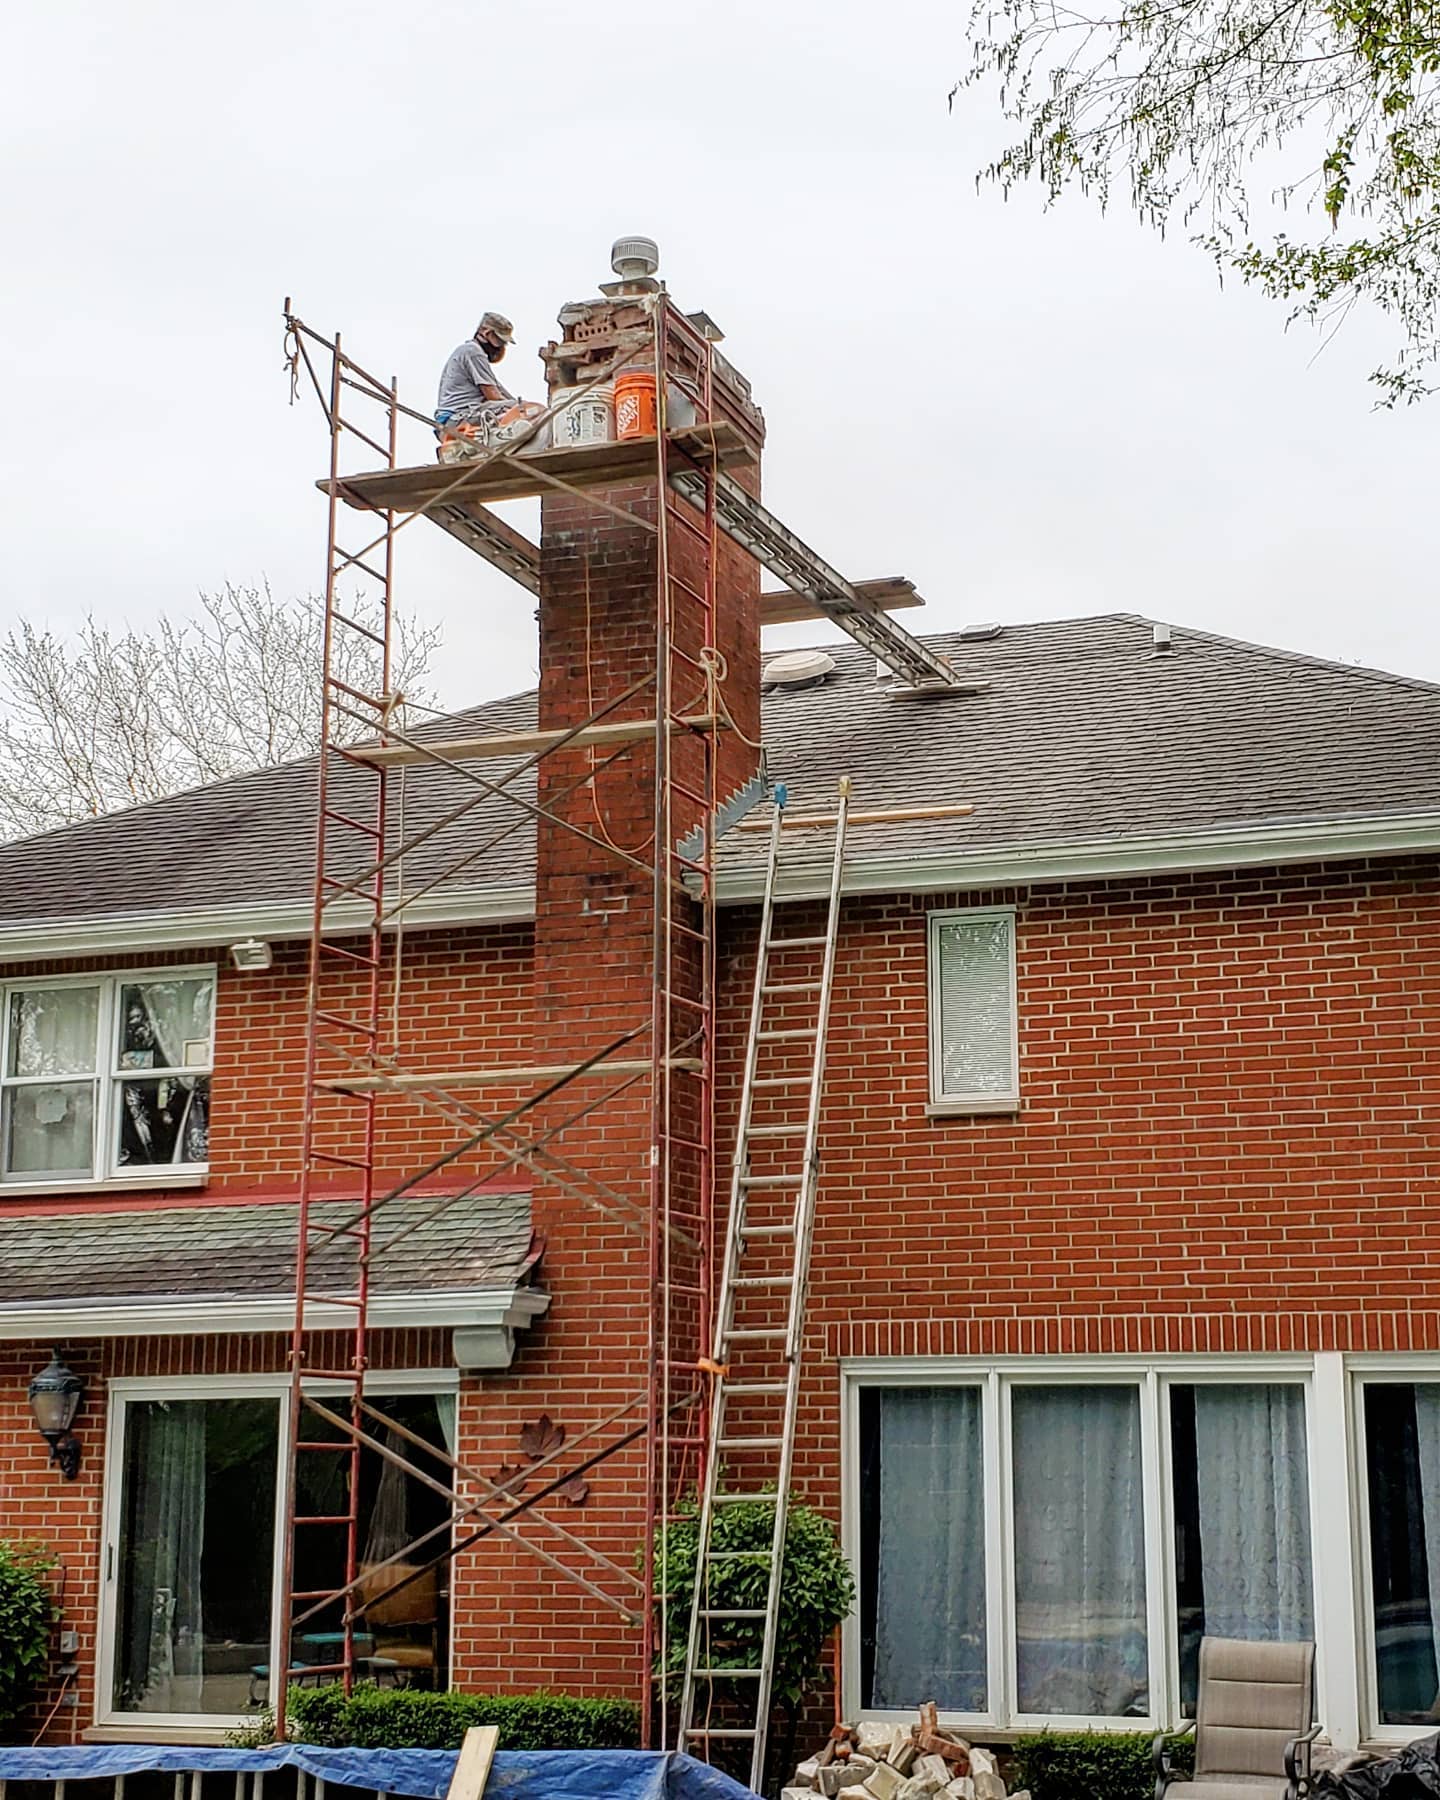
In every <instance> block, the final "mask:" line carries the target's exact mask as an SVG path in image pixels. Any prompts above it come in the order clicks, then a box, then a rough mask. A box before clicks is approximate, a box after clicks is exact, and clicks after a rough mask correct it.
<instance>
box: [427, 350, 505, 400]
mask: <svg viewBox="0 0 1440 1800" xmlns="http://www.w3.org/2000/svg"><path fill="white" fill-rule="evenodd" d="M482 387H493V388H499V390H500V392H501V393H502V394H503V395H504V396H505V399H506V400H507V401H513V400H514V398H515V396H514V395H513V394H512V393H511V392H510V390H509V388H507V387H506V386H505V384H504V383H503V382H502V381H501V380H500V379H499V377H498V376H497V375H496V373H495V371H494V369H493V368H491V366H490V358H489V357H488V356H487V355H486V354H485V352H484V351H483V350H482V349H481V347H480V345H479V343H478V342H477V341H476V340H475V339H474V338H471V339H470V340H469V342H468V343H464V344H461V346H460V348H459V349H458V350H455V351H452V352H451V355H450V360H449V361H448V362H447V363H446V364H445V367H444V369H443V370H442V372H441V375H440V394H439V397H438V399H437V400H436V402H435V410H436V412H442V413H443V412H448V413H451V414H453V415H454V416H455V417H456V418H460V419H467V418H475V417H477V416H478V415H479V414H480V413H481V412H482V411H483V410H484V409H485V408H486V407H487V406H489V405H491V404H493V403H492V402H490V401H488V400H486V398H485V396H484V395H483V394H482V393H481V392H480V390H481V388H482Z"/></svg>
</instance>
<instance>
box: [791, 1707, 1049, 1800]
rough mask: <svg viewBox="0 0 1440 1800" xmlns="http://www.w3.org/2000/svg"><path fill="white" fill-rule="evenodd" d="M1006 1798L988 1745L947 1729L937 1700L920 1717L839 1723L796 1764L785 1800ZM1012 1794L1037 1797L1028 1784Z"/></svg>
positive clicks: (1023, 1799) (1016, 1799)
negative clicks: (817, 1747)
mask: <svg viewBox="0 0 1440 1800" xmlns="http://www.w3.org/2000/svg"><path fill="white" fill-rule="evenodd" d="M942 1794H943V1795H947V1796H949V1800H1006V1796H1005V1783H1004V1781H1003V1780H1001V1777H1000V1771H999V1770H998V1769H997V1768H996V1766H995V1758H994V1757H993V1756H992V1755H991V1753H990V1752H989V1751H988V1750H982V1749H980V1748H979V1747H978V1746H975V1745H971V1744H967V1743H966V1742H965V1740H964V1738H959V1737H956V1736H955V1734H954V1733H953V1732H950V1731H942V1730H941V1729H940V1723H939V1719H938V1717H937V1715H936V1709H935V1706H934V1704H933V1702H927V1703H926V1704H925V1705H924V1706H922V1707H921V1708H920V1723H919V1724H918V1725H889V1724H883V1723H881V1722H880V1721H879V1720H873V1719H871V1720H864V1721H862V1722H861V1723H860V1724H859V1725H837V1726H836V1727H835V1729H834V1730H833V1731H832V1732H831V1733H830V1737H829V1741H828V1742H827V1743H826V1744H825V1746H824V1748H823V1749H822V1750H821V1751H820V1752H819V1754H818V1755H815V1756H812V1757H809V1758H808V1759H807V1760H806V1761H805V1762H802V1763H801V1764H800V1765H799V1767H798V1768H797V1769H796V1770H795V1779H794V1781H793V1782H792V1783H791V1785H790V1786H789V1787H786V1788H785V1789H783V1790H782V1792H781V1796H780V1800H937V1797H938V1796H939V1795H942ZM1011 1800H1030V1796H1029V1794H1028V1792H1025V1791H1023V1790H1022V1792H1020V1793H1018V1794H1015V1795H1012V1796H1011Z"/></svg>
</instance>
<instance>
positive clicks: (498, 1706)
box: [228, 1682, 640, 1750]
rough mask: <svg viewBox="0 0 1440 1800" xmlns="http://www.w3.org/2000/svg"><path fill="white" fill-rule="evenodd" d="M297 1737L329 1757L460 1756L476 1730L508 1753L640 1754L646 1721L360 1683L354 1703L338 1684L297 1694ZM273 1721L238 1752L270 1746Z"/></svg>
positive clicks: (527, 1700) (554, 1697)
mask: <svg viewBox="0 0 1440 1800" xmlns="http://www.w3.org/2000/svg"><path fill="white" fill-rule="evenodd" d="M288 1712H289V1717H288V1720H287V1725H288V1728H289V1735H290V1737H291V1738H292V1739H293V1740H294V1741H295V1742H296V1743H302V1744H319V1745H323V1746H324V1747H326V1748H328V1749H347V1748H353V1749H358V1750H458V1749H459V1748H460V1741H461V1739H462V1738H463V1737H464V1736H465V1733H466V1731H467V1730H468V1729H469V1728H470V1726H472V1725H498V1726H499V1728H500V1748H501V1749H502V1750H633V1749H634V1748H635V1746H636V1745H637V1744H638V1743H639V1741H640V1713H639V1709H638V1707H636V1706H635V1705H633V1704H632V1703H631V1702H630V1701H628V1700H591V1699H581V1698H578V1697H576V1696H575V1695H573V1694H548V1693H538V1694H463V1693H448V1694H436V1693H431V1692H429V1691H428V1690H426V1689H421V1688H389V1687H376V1686H375V1685H374V1684H373V1683H372V1682H361V1683H359V1684H358V1685H357V1686H356V1688H355V1689H354V1691H353V1692H352V1693H351V1695H350V1698H349V1699H348V1700H347V1699H346V1698H345V1690H344V1688H343V1687H341V1686H340V1684H339V1683H338V1682H334V1683H331V1684H329V1685H327V1686H325V1687H316V1688H302V1687H295V1688H291V1690H290V1695H289V1707H288ZM274 1735H275V1720H274V1716H273V1714H268V1715H266V1716H264V1717H263V1718H261V1719H258V1720H257V1721H256V1723H255V1724H254V1726H247V1727H244V1728H242V1729H241V1730H240V1731H237V1732H233V1733H231V1735H230V1737H229V1739H228V1741H229V1742H230V1743H232V1744H236V1743H243V1744H252V1745H253V1744H260V1743H269V1742H270V1741H271V1740H272V1739H273V1737H274Z"/></svg>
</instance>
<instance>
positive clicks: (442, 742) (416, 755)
mask: <svg viewBox="0 0 1440 1800" xmlns="http://www.w3.org/2000/svg"><path fill="white" fill-rule="evenodd" d="M724 724H725V721H724V719H723V718H721V719H717V718H716V716H715V714H714V713H686V714H685V716H684V720H683V722H682V724H681V725H674V724H672V726H671V730H672V731H679V730H682V729H684V730H689V731H709V730H711V729H712V728H713V727H716V726H719V727H720V728H721V729H723V728H724ZM654 735H655V721H654V720H653V719H611V720H608V721H606V723H604V724H602V725H584V726H582V727H581V728H580V730H579V731H575V732H568V733H567V732H564V731H501V732H493V733H490V734H489V735H487V736H483V737H470V738H435V739H433V740H430V739H425V740H422V741H423V742H424V743H425V748H424V749H423V750H417V749H416V748H415V747H414V746H413V745H411V744H370V745H365V744H358V745H351V746H348V749H349V754H350V755H351V756H355V757H359V758H361V759H362V760H363V761H365V762H368V763H372V764H373V765H374V766H375V767H376V768H377V769H380V768H383V769H393V768H395V767H396V766H397V764H398V765H402V766H403V765H404V764H407V763H408V764H415V763H432V764H433V763H434V761H435V759H436V757H444V759H445V761H446V762H478V761H479V760H481V759H482V758H484V757H487V756H535V755H538V754H540V753H542V752H544V751H546V750H551V749H553V748H554V747H555V745H556V744H558V743H559V742H560V741H561V739H562V738H563V739H564V740H565V748H566V749H567V750H571V749H575V750H579V749H584V748H585V747H586V746H587V745H588V746H592V747H593V746H599V747H601V748H604V749H610V748H613V747H614V746H615V745H617V744H628V743H640V742H642V741H643V740H646V739H649V738H653V737H654Z"/></svg>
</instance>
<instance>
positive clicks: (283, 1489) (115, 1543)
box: [95, 1368, 460, 1742]
mask: <svg viewBox="0 0 1440 1800" xmlns="http://www.w3.org/2000/svg"><path fill="white" fill-rule="evenodd" d="M306 1385H307V1388H308V1389H309V1390H310V1391H313V1392H314V1393H316V1394H322V1393H334V1394H337V1395H339V1394H346V1393H348V1392H349V1391H350V1390H349V1388H348V1387H347V1385H346V1384H345V1383H344V1382H339V1381H324V1380H318V1379H317V1380H314V1381H311V1382H307V1384H306ZM365 1389H366V1392H367V1393H368V1394H371V1395H373V1396H375V1397H377V1398H378V1397H381V1396H383V1395H386V1394H437V1395H439V1394H458V1393H459V1391H460V1374H459V1371H458V1370H457V1369H453V1368H451V1369H387V1370H377V1371H375V1372H374V1373H373V1374H369V1375H367V1376H366V1378H365ZM289 1393H290V1382H289V1378H288V1377H287V1376H285V1375H283V1374H264V1375H143V1376H138V1375H137V1376H124V1377H116V1378H115V1379H113V1380H112V1381H111V1382H110V1383H109V1390H108V1393H107V1396H106V1418H105V1486H104V1505H103V1527H102V1536H101V1544H100V1629H99V1635H98V1642H97V1654H96V1669H95V1725H96V1727H97V1729H101V1730H105V1729H110V1730H114V1731H116V1732H119V1731H122V1730H124V1731H129V1732H132V1733H133V1732H136V1731H137V1730H143V1731H145V1732H151V1731H156V1730H159V1731H162V1732H165V1731H176V1732H183V1733H185V1734H186V1735H187V1736H190V1737H192V1738H193V1739H198V1738H200V1737H201V1736H213V1737H214V1739H215V1741H216V1742H219V1741H220V1738H221V1737H222V1735H223V1734H224V1733H225V1732H227V1731H233V1730H234V1729H235V1728H236V1727H237V1726H241V1725H247V1724H253V1723H254V1721H255V1714H254V1713H253V1712H245V1713H239V1714H229V1713H160V1712H124V1711H122V1710H121V1709H119V1708H118V1707H116V1706H115V1705H114V1704H113V1703H112V1698H111V1697H112V1695H113V1694H114V1691H115V1650H116V1633H117V1629H118V1609H119V1596H120V1583H119V1580H118V1571H119V1565H120V1534H121V1528H122V1524H123V1520H122V1515H121V1498H122V1494H123V1491H124V1485H125V1426H126V1409H127V1407H128V1406H130V1405H131V1404H132V1403H133V1402H134V1401H137V1400H274V1401H275V1402H276V1409H275V1410H276V1437H275V1458H276V1481H275V1534H274V1538H273V1540H272V1551H271V1556H272V1562H273V1569H272V1574H271V1587H270V1650H269V1657H268V1661H269V1666H270V1667H271V1668H272V1669H277V1668H282V1667H284V1664H283V1663H282V1662H281V1660H280V1658H281V1647H280V1638H281V1634H282V1623H281V1618H280V1609H281V1604H282V1602H283V1599H284V1593H283V1571H282V1563H283V1553H284V1542H285V1508H286V1502H287V1499H288V1497H289V1477H290V1470H289V1466H288V1462H287V1458H286V1455H285V1449H286V1428H287V1416H286V1404H285V1403H286V1400H287V1399H288V1397H289ZM453 1625H454V1620H453V1601H452V1620H451V1627H452V1628H451V1630H450V1631H449V1632H448V1633H447V1645H446V1648H447V1653H448V1658H449V1660H448V1662H447V1666H446V1669H445V1684H446V1687H447V1688H448V1687H449V1686H451V1685H452V1682H453V1678H454V1655H455V1650H454V1645H455V1632H454V1628H453Z"/></svg>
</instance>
